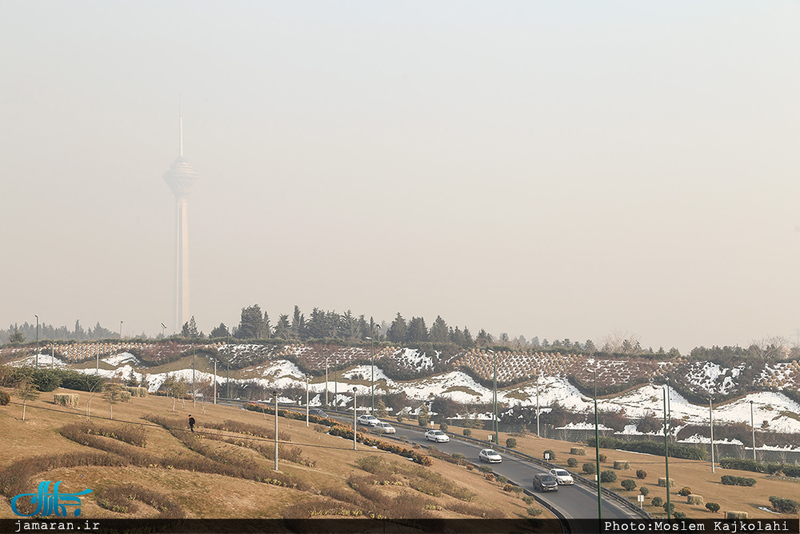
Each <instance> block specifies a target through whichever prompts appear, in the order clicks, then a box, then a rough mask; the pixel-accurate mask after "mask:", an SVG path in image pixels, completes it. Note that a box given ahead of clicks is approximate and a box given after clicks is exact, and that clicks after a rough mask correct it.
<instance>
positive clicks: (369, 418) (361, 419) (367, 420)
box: [358, 415, 380, 426]
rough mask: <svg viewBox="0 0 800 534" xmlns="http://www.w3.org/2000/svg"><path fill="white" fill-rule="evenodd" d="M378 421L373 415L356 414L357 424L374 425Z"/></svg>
mask: <svg viewBox="0 0 800 534" xmlns="http://www.w3.org/2000/svg"><path fill="white" fill-rule="evenodd" d="M378 423H380V421H378V418H377V417H375V416H374V415H359V416H358V424H359V425H366V426H375V425H377V424H378Z"/></svg>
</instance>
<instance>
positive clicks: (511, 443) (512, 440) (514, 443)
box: [506, 438, 517, 449]
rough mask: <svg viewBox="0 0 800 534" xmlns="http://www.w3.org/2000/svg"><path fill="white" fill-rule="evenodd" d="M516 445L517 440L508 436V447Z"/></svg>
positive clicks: (511, 447)
mask: <svg viewBox="0 0 800 534" xmlns="http://www.w3.org/2000/svg"><path fill="white" fill-rule="evenodd" d="M516 446H517V440H516V439H514V438H508V439H507V440H506V447H508V448H509V449H513V448H514V447H516Z"/></svg>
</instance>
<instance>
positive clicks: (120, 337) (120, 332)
mask: <svg viewBox="0 0 800 534" xmlns="http://www.w3.org/2000/svg"><path fill="white" fill-rule="evenodd" d="M119 340H120V341H122V321H120V322H119Z"/></svg>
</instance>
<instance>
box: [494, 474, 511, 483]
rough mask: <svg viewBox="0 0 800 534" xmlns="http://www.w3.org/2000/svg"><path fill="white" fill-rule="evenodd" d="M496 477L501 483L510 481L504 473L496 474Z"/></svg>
mask: <svg viewBox="0 0 800 534" xmlns="http://www.w3.org/2000/svg"><path fill="white" fill-rule="evenodd" d="M495 479H496V480H497V481H498V482H499V483H500V484H505V483H507V482H508V478H506V477H504V476H503V475H495Z"/></svg>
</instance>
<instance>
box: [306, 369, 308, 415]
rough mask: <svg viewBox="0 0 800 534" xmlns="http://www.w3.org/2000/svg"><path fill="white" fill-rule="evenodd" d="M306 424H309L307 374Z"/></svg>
mask: <svg viewBox="0 0 800 534" xmlns="http://www.w3.org/2000/svg"><path fill="white" fill-rule="evenodd" d="M306 426H308V375H306Z"/></svg>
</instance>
